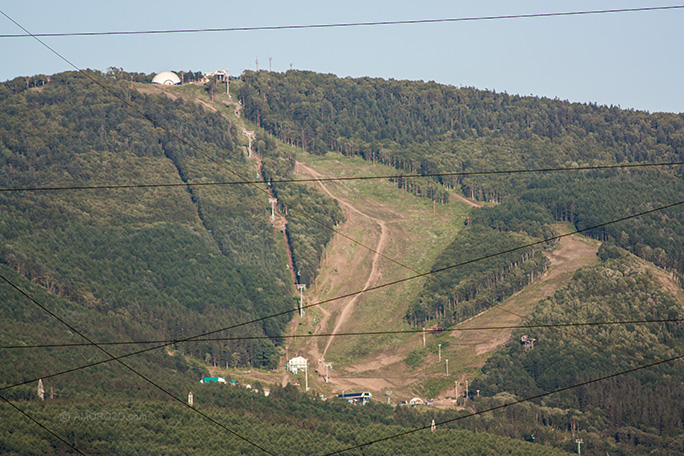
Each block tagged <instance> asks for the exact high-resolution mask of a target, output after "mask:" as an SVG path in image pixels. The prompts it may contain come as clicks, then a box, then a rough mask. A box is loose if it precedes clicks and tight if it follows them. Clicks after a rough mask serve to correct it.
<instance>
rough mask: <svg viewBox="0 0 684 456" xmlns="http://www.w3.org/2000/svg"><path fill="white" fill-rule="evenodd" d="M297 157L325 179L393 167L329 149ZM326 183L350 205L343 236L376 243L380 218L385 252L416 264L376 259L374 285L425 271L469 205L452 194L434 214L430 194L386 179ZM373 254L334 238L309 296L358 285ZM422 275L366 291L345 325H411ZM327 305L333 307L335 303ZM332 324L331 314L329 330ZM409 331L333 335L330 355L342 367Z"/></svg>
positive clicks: (331, 293)
mask: <svg viewBox="0 0 684 456" xmlns="http://www.w3.org/2000/svg"><path fill="white" fill-rule="evenodd" d="M298 160H299V161H301V162H302V163H304V164H305V165H306V166H310V167H312V168H314V169H315V170H316V171H317V172H319V173H320V174H321V175H323V176H326V177H359V176H369V175H376V176H378V175H390V174H396V170H395V169H393V168H389V167H386V166H383V165H375V166H374V165H372V164H371V163H368V162H366V161H365V160H363V159H361V158H357V157H344V156H342V155H339V154H334V153H329V154H327V155H325V156H313V155H308V154H302V153H300V154H299V155H298ZM300 174H302V171H301V170H300ZM310 185H317V184H310ZM324 185H325V187H326V188H327V190H328V191H329V192H330V193H331V194H333V195H334V196H335V197H337V198H338V199H339V200H340V201H341V202H342V203H343V206H345V204H344V203H347V204H349V205H350V206H351V207H353V209H351V208H349V207H345V209H346V210H347V212H348V213H349V214H350V217H349V220H348V222H347V223H345V224H344V225H343V226H342V227H341V231H342V232H343V233H344V234H345V235H347V236H349V237H350V238H352V239H357V240H359V241H360V242H363V243H364V244H365V245H367V246H369V247H371V248H373V249H375V248H377V246H378V239H379V237H380V233H381V229H380V225H379V223H382V224H383V229H384V231H385V235H386V242H385V244H384V245H383V247H382V253H383V254H384V255H386V256H388V257H389V258H392V259H394V260H396V261H398V262H400V263H402V264H404V265H407V266H409V267H410V268H411V269H413V271H411V270H409V269H407V268H405V267H402V266H399V265H397V264H395V263H393V262H391V261H389V260H387V259H380V260H379V263H378V271H379V274H378V277H377V279H376V280H373V281H372V283H370V284H369V285H371V286H374V285H380V284H383V283H387V282H391V281H394V280H399V279H404V278H407V277H411V276H414V275H416V272H414V271H418V272H425V271H427V270H429V268H430V267H431V265H432V264H433V262H434V260H435V258H436V257H437V255H438V254H439V253H440V252H441V251H442V250H443V248H444V247H445V246H446V245H448V243H450V242H451V241H452V240H453V239H454V237H455V236H456V234H457V233H458V231H459V230H460V229H461V227H462V226H463V221H464V219H465V217H466V216H467V214H468V211H469V209H470V208H469V207H468V206H467V205H466V204H465V203H463V202H461V201H456V200H454V202H452V203H449V204H437V205H436V207H435V208H434V212H433V203H432V201H431V200H428V199H425V198H419V197H416V196H414V195H412V194H410V193H408V192H405V191H403V190H400V189H398V188H397V187H396V185H395V184H393V183H391V182H389V181H387V180H367V181H365V180H359V181H344V182H326V183H325V184H324ZM319 189H320V186H319ZM357 211H358V212H357ZM372 259H373V254H372V253H371V252H369V251H368V250H367V249H365V248H363V247H361V246H359V245H356V244H353V243H351V242H350V241H348V240H346V239H339V238H336V239H335V240H333V242H331V244H330V245H329V246H328V249H327V250H326V252H325V259H324V262H323V266H322V272H321V274H320V276H319V277H318V281H317V282H318V289H317V290H315V289H314V290H313V292H312V297H313V296H314V295H315V297H316V298H317V299H318V300H321V299H327V298H330V297H333V296H336V295H339V294H342V293H349V292H354V291H358V290H361V289H363V288H364V284H365V283H366V280H367V278H368V275H369V273H370V268H371V263H372ZM326 263H327V264H326ZM424 280H425V279H416V280H410V281H407V282H404V283H401V284H398V285H393V286H391V287H387V288H382V289H380V290H375V291H372V292H369V293H367V294H365V295H364V296H362V297H361V298H360V299H359V301H358V302H357V304H356V307H355V309H354V312H353V315H352V319H351V321H350V322H349V324H348V325H347V326H348V328H349V329H353V330H354V331H379V330H396V329H408V325H407V324H406V322H405V321H404V320H403V316H404V313H405V311H406V308H407V306H408V303H409V302H410V301H411V300H412V299H415V296H416V295H417V294H418V292H419V290H420V288H421V286H422V284H423V282H424ZM327 307H328V308H329V311H331V312H333V313H334V312H336V309H335V305H330V306H327ZM332 327H333V326H332V319H331V324H329V325H328V327H327V329H330V330H331V329H332ZM407 337H415V336H396V335H386V336H360V337H347V338H336V339H335V341H334V344H333V345H332V346H331V348H330V350H329V352H328V356H327V359H328V360H331V361H334V362H337V363H340V364H341V365H345V364H348V363H351V362H354V363H355V362H358V361H359V360H360V359H363V358H366V357H369V356H372V355H373V354H374V353H375V352H377V351H378V350H379V349H380V348H381V347H388V346H397V345H399V344H403V343H404V342H405V339H406V338H407Z"/></svg>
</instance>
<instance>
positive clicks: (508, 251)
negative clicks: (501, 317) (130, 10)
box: [0, 6, 684, 357]
mask: <svg viewBox="0 0 684 456" xmlns="http://www.w3.org/2000/svg"><path fill="white" fill-rule="evenodd" d="M683 7H684V6H683ZM0 13H2V14H3V15H4V16H5V17H7V18H8V19H9V20H10V21H12V22H13V23H14V24H16V25H17V26H18V27H19V28H21V29H22V30H24V32H26V33H29V32H28V30H26V29H25V28H24V27H23V26H21V25H20V24H19V23H17V22H16V21H15V20H14V19H12V18H11V17H9V16H8V15H7V14H5V13H4V12H2V11H0ZM29 34H30V33H29ZM30 35H31V36H33V38H34V39H35V40H36V41H38V42H39V43H40V44H41V45H43V46H44V47H45V48H47V49H48V50H50V51H51V52H52V53H53V54H55V55H56V56H58V57H59V58H60V59H62V60H63V61H64V62H66V63H67V64H68V65H70V66H71V67H73V68H74V69H75V70H77V71H78V72H80V73H81V74H83V75H84V76H85V77H86V78H88V79H89V80H91V81H92V82H93V83H95V84H96V85H98V86H99V87H100V88H102V89H103V90H105V91H106V92H108V93H109V94H111V95H112V96H114V97H116V98H117V99H119V100H120V101H121V102H123V103H124V105H125V106H128V107H129V108H131V109H132V110H134V111H135V112H137V113H139V114H140V115H141V116H143V117H144V118H145V119H147V120H148V121H150V122H151V123H152V124H153V125H155V126H157V127H158V128H161V129H162V130H164V131H165V132H167V133H168V134H169V135H170V136H172V137H173V138H175V139H177V140H179V141H180V142H181V143H183V144H185V145H186V146H188V147H189V148H191V149H192V150H194V151H196V152H197V153H199V154H200V155H202V156H203V157H205V158H206V159H207V160H209V161H211V162H212V163H215V164H217V165H218V166H220V167H221V168H223V169H225V170H226V171H228V172H229V173H230V174H232V175H234V176H235V177H237V178H239V179H240V180H242V181H244V182H245V183H249V182H250V181H249V179H247V178H246V177H244V176H242V175H241V174H240V173H238V172H237V171H235V170H234V169H232V168H231V167H229V166H227V165H226V164H225V163H223V162H221V161H219V160H217V159H215V158H213V157H212V156H211V155H209V154H208V153H206V152H204V151H203V150H201V149H200V148H198V147H197V146H195V145H193V144H191V143H190V142H189V141H187V140H186V139H184V138H183V137H181V136H180V135H179V134H177V133H175V132H173V131H172V130H170V129H169V128H168V127H166V126H164V125H162V124H160V123H159V122H157V121H156V120H154V119H153V118H152V117H150V116H149V115H148V114H146V113H145V112H143V111H142V110H141V109H139V108H137V107H136V106H134V105H133V104H132V103H131V102H130V101H128V100H126V99H125V98H123V97H122V96H120V95H118V94H116V93H115V92H114V91H112V90H111V89H110V88H108V87H107V86H105V85H104V84H103V83H102V82H100V81H98V80H97V79H96V78H95V77H93V76H91V75H90V74H88V73H87V72H86V71H84V70H82V69H80V68H79V67H78V66H76V65H74V64H73V63H72V62H71V61H69V60H68V59H67V58H65V57H64V56H62V55H61V54H59V53H58V52H57V51H55V50H54V49H53V48H51V47H50V46H49V45H47V44H46V43H45V42H44V41H42V40H41V39H40V38H38V37H36V36H34V35H32V34H30ZM251 185H252V187H253V188H255V189H256V190H257V191H260V192H262V193H263V194H265V195H267V196H269V197H270V196H271V195H270V194H269V193H268V190H266V189H263V188H261V187H260V185H258V184H251ZM682 203H684V201H682V202H679V203H675V204H671V205H668V206H664V207H661V208H658V209H655V210H651V211H646V212H643V213H641V214H635V215H631V216H628V217H624V218H622V219H618V220H614V221H612V222H607V223H605V224H600V225H596V226H594V227H587V228H584V229H581V230H577V231H575V232H571V233H566V234H564V235H560V236H554V237H552V238H549V239H546V240H542V241H539V242H534V243H531V244H528V245H525V246H521V247H519V248H514V249H509V250H507V251H504V252H499V253H496V254H491V255H487V256H485V257H482V258H480V259H477V260H470V261H467V262H463V263H461V264H459V265H455V266H451V267H447V268H443V269H440V270H435V271H430V272H427V273H420V272H419V271H417V270H416V269H414V268H412V267H410V266H407V265H405V264H403V263H401V262H400V261H397V260H395V259H394V258H391V257H389V256H387V255H385V254H384V253H382V252H379V251H377V250H375V249H374V248H372V247H369V246H367V245H365V244H363V243H362V242H359V241H357V240H356V239H354V238H352V237H350V236H348V235H346V234H344V233H342V232H341V231H339V230H337V229H335V228H334V227H332V226H330V225H329V224H326V223H324V222H321V221H320V220H318V219H316V218H315V217H313V216H311V215H309V214H307V213H306V212H304V211H302V210H300V209H298V208H296V207H294V206H292V205H291V204H288V203H286V202H285V201H282V200H281V202H280V204H281V205H282V206H284V207H286V208H288V209H289V210H292V211H294V212H296V213H298V214H300V215H302V216H303V217H305V218H306V219H308V220H310V221H312V222H314V223H316V224H318V225H320V226H322V227H323V228H326V229H328V230H330V231H332V232H333V233H335V234H337V235H338V236H340V237H342V238H344V239H347V240H349V241H350V242H352V243H354V244H356V245H358V246H360V247H362V248H364V249H366V250H368V251H370V252H372V253H374V254H375V255H377V256H378V257H380V258H384V259H385V260H387V261H390V262H392V263H394V264H396V265H398V266H400V267H402V268H405V269H408V270H409V271H411V272H414V273H415V274H417V275H416V276H413V277H411V278H410V279H402V280H399V281H395V282H393V283H391V284H396V283H401V282H404V281H405V280H411V279H414V278H419V277H427V278H428V280H431V281H434V282H436V283H438V284H440V285H441V286H445V287H447V288H451V289H453V290H455V291H456V292H458V293H461V292H460V291H459V290H457V289H456V288H454V287H450V286H448V285H446V284H444V283H442V282H440V281H439V280H437V279H435V278H434V277H431V274H434V273H436V272H440V271H443V270H446V269H451V268H453V267H458V266H463V265H466V264H470V263H474V262H475V261H480V260H483V259H487V258H492V257H495V256H498V255H503V254H506V253H510V252H514V251H517V250H521V249H525V248H529V247H532V246H535V245H538V244H541V243H544V242H548V241H552V240H556V239H560V238H563V237H565V236H569V235H571V234H575V233H581V232H585V231H588V230H591V229H595V228H599V227H603V226H606V225H609V224H611V223H616V222H619V221H623V220H628V219H631V218H634V217H638V216H641V215H645V214H648V213H651V212H655V211H658V210H663V209H667V208H670V207H674V206H677V205H679V204H682ZM388 285H390V284H384V285H381V286H380V287H379V288H381V287H385V286H388ZM374 288H375V287H371V288H369V289H374ZM369 289H367V290H369ZM367 290H363V291H361V292H364V291H367ZM356 294H358V293H352V294H351V295H350V296H353V295H356ZM340 298H341V297H336V298H333V299H332V300H337V299H340ZM476 300H478V299H476ZM328 301H331V300H328ZM328 301H322V302H320V303H318V304H317V305H320V304H322V303H325V302H328ZM478 301H479V300H478ZM483 302H484V301H483ZM485 304H486V305H488V306H490V307H491V308H497V309H499V310H501V311H503V312H506V313H509V314H511V315H514V316H517V317H518V318H521V319H524V320H526V321H531V322H533V323H538V322H535V321H534V320H532V319H530V318H528V317H526V316H524V315H520V314H518V313H516V312H513V311H510V310H507V309H505V308H502V307H499V306H496V305H494V304H491V303H486V302H485ZM291 312H292V311H286V312H281V313H280V314H276V315H274V316H278V315H284V314H289V313H291ZM274 316H270V317H263V318H260V319H257V320H252V322H251V323H255V322H257V321H261V320H263V319H266V318H273V317H274ZM246 324H249V322H248V323H246ZM557 330H558V331H560V332H562V333H565V334H567V335H569V336H572V337H576V338H578V339H580V340H583V341H585V342H588V343H591V344H593V345H599V346H604V347H607V346H606V345H605V344H601V343H599V342H596V341H592V340H590V339H587V338H583V337H581V336H577V335H573V334H572V333H568V332H567V331H564V330H562V329H557ZM204 335H206V334H204ZM194 338H195V337H193V338H191V339H194ZM614 350H617V351H621V352H624V353H627V354H629V355H631V356H636V357H638V356H639V355H637V354H635V353H630V352H627V351H625V350H622V349H619V348H614Z"/></svg>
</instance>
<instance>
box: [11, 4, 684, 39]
mask: <svg viewBox="0 0 684 456" xmlns="http://www.w3.org/2000/svg"><path fill="white" fill-rule="evenodd" d="M683 8H684V5H671V6H648V7H642V8H618V9H603V10H584V11H561V12H555V13H530V14H506V15H500V16H472V17H456V18H441V19H406V20H397V21H368V22H333V23H327V24H300V25H263V26H254V27H215V28H195V29H165V30H124V31H106V32H55V33H28V32H26V33H23V34H2V35H0V38H29V37H39V38H48V37H67V36H71V37H87V36H117V35H168V34H178V33H217V32H254V31H268V30H300V29H326V28H348V27H377V26H387V25H417V24H440V23H441V24H443V23H454V22H477V21H493V20H502V19H532V18H544V17H563V16H588V15H596V14H617V13H637V12H646V11H666V10H677V9H683Z"/></svg>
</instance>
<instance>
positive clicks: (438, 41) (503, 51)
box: [0, 0, 684, 112]
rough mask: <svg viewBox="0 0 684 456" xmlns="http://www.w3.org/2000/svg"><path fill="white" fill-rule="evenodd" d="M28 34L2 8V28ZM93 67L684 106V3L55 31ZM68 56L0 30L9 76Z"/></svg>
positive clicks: (126, 9) (76, 9) (47, 7)
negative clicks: (293, 75)
mask: <svg viewBox="0 0 684 456" xmlns="http://www.w3.org/2000/svg"><path fill="white" fill-rule="evenodd" d="M677 4H684V1H680V3H677V1H676V0H671V1H670V2H665V1H662V2H661V1H658V2H653V1H646V0H641V1H636V0H634V1H631V0H592V1H570V0H557V1H551V0H546V1H539V0H537V1H532V0H519V1H514V0H505V1H504V0H478V1H474V0H472V1H430V0H424V1H403V0H394V1H370V0H365V1H356V0H354V1H335V2H333V1H322V0H317V1H313V0H302V1H260V2H244V1H242V2H232V1H223V2H220V3H219V2H211V1H207V2H205V3H204V4H202V3H198V2H189V1H185V2H180V1H175V0H167V1H163V2H162V1H140V0H136V1H130V0H125V1H115V2H112V1H98V0H61V1H54V0H52V1H45V0H39V1H30V2H29V1H22V2H19V1H11V2H10V1H0V10H2V11H4V12H5V13H6V14H8V15H9V16H11V17H12V18H13V19H15V20H16V21H17V22H19V23H21V24H22V25H23V26H25V27H26V28H27V29H28V30H29V31H31V32H33V33H44V32H83V31H105V30H107V31H111V30H137V29H169V28H205V27H244V26H262V25H292V24H314V23H316V24H318V23H330V22H357V21H386V20H404V19H432V18H455V17H465V16H488V15H504V14H529V13H539V12H542V13H544V12H559V11H575V10H596V9H615V8H636V7H645V6H649V7H650V6H665V5H677ZM9 33H21V30H19V29H17V27H16V26H15V25H13V24H12V23H10V22H9V21H8V20H7V19H5V18H4V17H0V34H9ZM45 41H46V42H47V43H48V44H49V45H50V46H52V47H54V48H55V50H57V51H58V52H60V53H62V54H63V55H64V56H65V57H67V58H68V59H70V60H71V61H72V62H73V63H74V64H76V65H78V66H80V67H83V68H94V69H99V70H105V69H106V68H108V67H110V66H115V67H122V68H124V69H125V70H127V71H140V72H145V73H152V72H159V71H163V70H166V69H183V70H190V69H192V70H198V69H199V70H202V71H213V70H216V69H219V68H226V69H228V70H229V71H230V72H231V73H232V74H234V75H238V74H240V73H241V72H242V71H243V70H245V69H254V66H255V57H258V58H259V67H260V69H268V58H269V57H272V68H273V71H285V70H287V69H288V68H289V65H290V63H292V64H293V67H294V68H295V69H306V70H313V71H317V72H322V73H334V74H337V75H339V76H341V77H345V76H353V77H358V76H373V77H382V78H393V79H411V80H424V81H430V80H434V81H437V82H440V83H445V84H451V85H455V86H472V87H476V88H481V89H494V90H496V91H498V92H504V91H505V92H508V93H510V94H520V95H530V94H532V95H539V96H547V97H551V98H559V99H563V100H570V101H580V102H596V103H599V104H606V105H611V104H612V105H620V106H622V107H623V108H634V109H643V110H648V111H651V112H654V111H669V112H684V58H683V52H682V51H684V10H669V11H656V12H641V13H622V14H604V15H594V16H572V17H556V18H535V19H517V20H496V21H479V22H460V23H445V24H421V25H391V26H379V27H354V28H336V29H324V30H321V29H308V30H284V31H243V32H225V33H200V34H181V35H158V36H125V37H121V36H118V37H117V36H114V37H69V38H45ZM68 69H70V68H69V66H68V65H67V64H66V63H64V62H63V61H61V60H59V58H58V57H56V56H54V55H53V54H51V53H50V52H49V51H48V50H47V49H45V48H43V47H42V46H41V45H40V44H39V43H37V42H36V41H34V40H33V39H31V38H1V39H0V81H5V80H8V79H12V78H14V77H17V76H27V75H33V74H52V73H56V72H59V71H64V70H68Z"/></svg>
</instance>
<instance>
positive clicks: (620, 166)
mask: <svg viewBox="0 0 684 456" xmlns="http://www.w3.org/2000/svg"><path fill="white" fill-rule="evenodd" d="M679 165H684V161H678V162H663V163H629V164H616V165H596V166H576V167H570V168H535V169H509V170H492V171H463V172H444V173H428V174H386V175H381V176H356V177H354V176H349V177H320V178H307V179H276V180H268V181H264V180H249V181H229V182H191V183H159V184H121V185H72V186H63V187H19V188H0V193H12V192H38V191H58V190H59V191H61V190H118V189H133V188H135V189H138V188H140V189H144V188H159V187H208V186H220V185H245V184H248V185H253V184H266V185H268V184H291V183H307V182H340V181H356V180H380V179H416V178H424V177H463V176H489V175H505V174H526V173H548V172H563V171H588V170H607V169H629V168H652V167H660V166H679Z"/></svg>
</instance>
